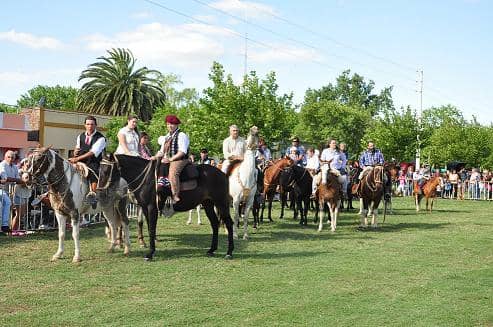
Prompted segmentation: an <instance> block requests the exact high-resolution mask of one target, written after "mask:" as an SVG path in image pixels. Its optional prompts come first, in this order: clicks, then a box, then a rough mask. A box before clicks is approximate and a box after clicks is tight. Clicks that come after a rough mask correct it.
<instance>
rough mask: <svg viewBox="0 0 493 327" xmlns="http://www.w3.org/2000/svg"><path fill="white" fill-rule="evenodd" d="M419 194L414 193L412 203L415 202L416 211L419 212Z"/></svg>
mask: <svg viewBox="0 0 493 327" xmlns="http://www.w3.org/2000/svg"><path fill="white" fill-rule="evenodd" d="M419 200H420V199H419V195H418V194H416V195H414V203H415V204H416V212H419Z"/></svg>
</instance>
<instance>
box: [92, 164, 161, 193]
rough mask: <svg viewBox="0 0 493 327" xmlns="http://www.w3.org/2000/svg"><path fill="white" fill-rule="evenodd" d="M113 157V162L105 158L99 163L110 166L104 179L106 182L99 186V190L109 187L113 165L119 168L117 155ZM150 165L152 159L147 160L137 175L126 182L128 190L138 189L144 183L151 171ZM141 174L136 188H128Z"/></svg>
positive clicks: (134, 190)
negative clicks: (106, 177)
mask: <svg viewBox="0 0 493 327" xmlns="http://www.w3.org/2000/svg"><path fill="white" fill-rule="evenodd" d="M114 158H115V161H114V162H112V161H109V160H106V159H103V160H102V161H101V163H100V164H101V165H107V166H111V170H110V175H109V178H108V180H107V181H106V184H105V185H104V187H102V188H100V189H101V190H107V189H108V188H109V187H110V184H111V180H112V179H113V168H114V166H115V165H117V168H118V170H120V163H119V161H118V159H117V157H114ZM151 167H152V160H149V162H148V163H147V165H146V167H145V169H144V170H143V171H142V172H141V173H140V174H139V175H138V176H137V177H135V178H134V179H133V180H132V181H131V182H127V184H128V191H129V192H132V193H134V192H136V191H138V190H139V189H140V188H141V187H142V186H143V185H144V183H145V182H146V179H147V177H148V176H149V173H150V171H151ZM142 176H143V178H142V181H141V182H140V184H139V185H138V186H137V187H136V188H134V189H130V185H131V184H133V183H135V182H136V181H137V180H138V179H139V178H141V177H142ZM123 189H124V188H121V189H118V190H123Z"/></svg>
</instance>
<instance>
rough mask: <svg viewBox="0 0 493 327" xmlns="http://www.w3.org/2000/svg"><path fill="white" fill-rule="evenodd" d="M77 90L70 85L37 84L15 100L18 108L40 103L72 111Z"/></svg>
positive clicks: (44, 105) (74, 107) (51, 107)
mask: <svg viewBox="0 0 493 327" xmlns="http://www.w3.org/2000/svg"><path fill="white" fill-rule="evenodd" d="M78 92H79V90H78V89H76V88H73V87H70V86H60V85H56V86H47V85H38V86H36V87H34V88H32V89H30V90H28V91H27V92H26V93H24V94H22V95H21V97H20V99H19V100H17V106H18V107H19V108H30V107H35V106H38V105H39V104H40V102H43V103H42V106H43V107H46V108H50V109H57V110H66V111H74V110H75V109H76V105H75V102H76V98H77V94H78Z"/></svg>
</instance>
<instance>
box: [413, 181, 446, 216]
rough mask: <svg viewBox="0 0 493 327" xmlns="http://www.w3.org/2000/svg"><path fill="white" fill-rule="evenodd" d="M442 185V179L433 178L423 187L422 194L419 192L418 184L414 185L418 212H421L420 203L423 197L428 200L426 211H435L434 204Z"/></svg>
mask: <svg viewBox="0 0 493 327" xmlns="http://www.w3.org/2000/svg"><path fill="white" fill-rule="evenodd" d="M438 185H440V177H433V178H431V179H429V180H427V181H426V182H425V184H424V185H423V187H422V192H420V190H419V185H418V183H416V182H415V183H414V200H415V204H416V211H419V203H420V202H421V199H422V198H423V197H425V198H426V210H429V211H430V213H431V211H432V210H433V202H434V201H435V198H436V197H437V187H438ZM428 203H429V209H428Z"/></svg>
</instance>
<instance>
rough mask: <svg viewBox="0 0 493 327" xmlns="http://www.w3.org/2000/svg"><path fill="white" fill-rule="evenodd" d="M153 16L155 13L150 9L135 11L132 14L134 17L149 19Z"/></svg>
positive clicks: (131, 16)
mask: <svg viewBox="0 0 493 327" xmlns="http://www.w3.org/2000/svg"><path fill="white" fill-rule="evenodd" d="M152 17H153V15H152V14H151V13H150V12H148V11H139V12H135V13H133V14H131V15H130V18H133V19H148V18H152Z"/></svg>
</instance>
